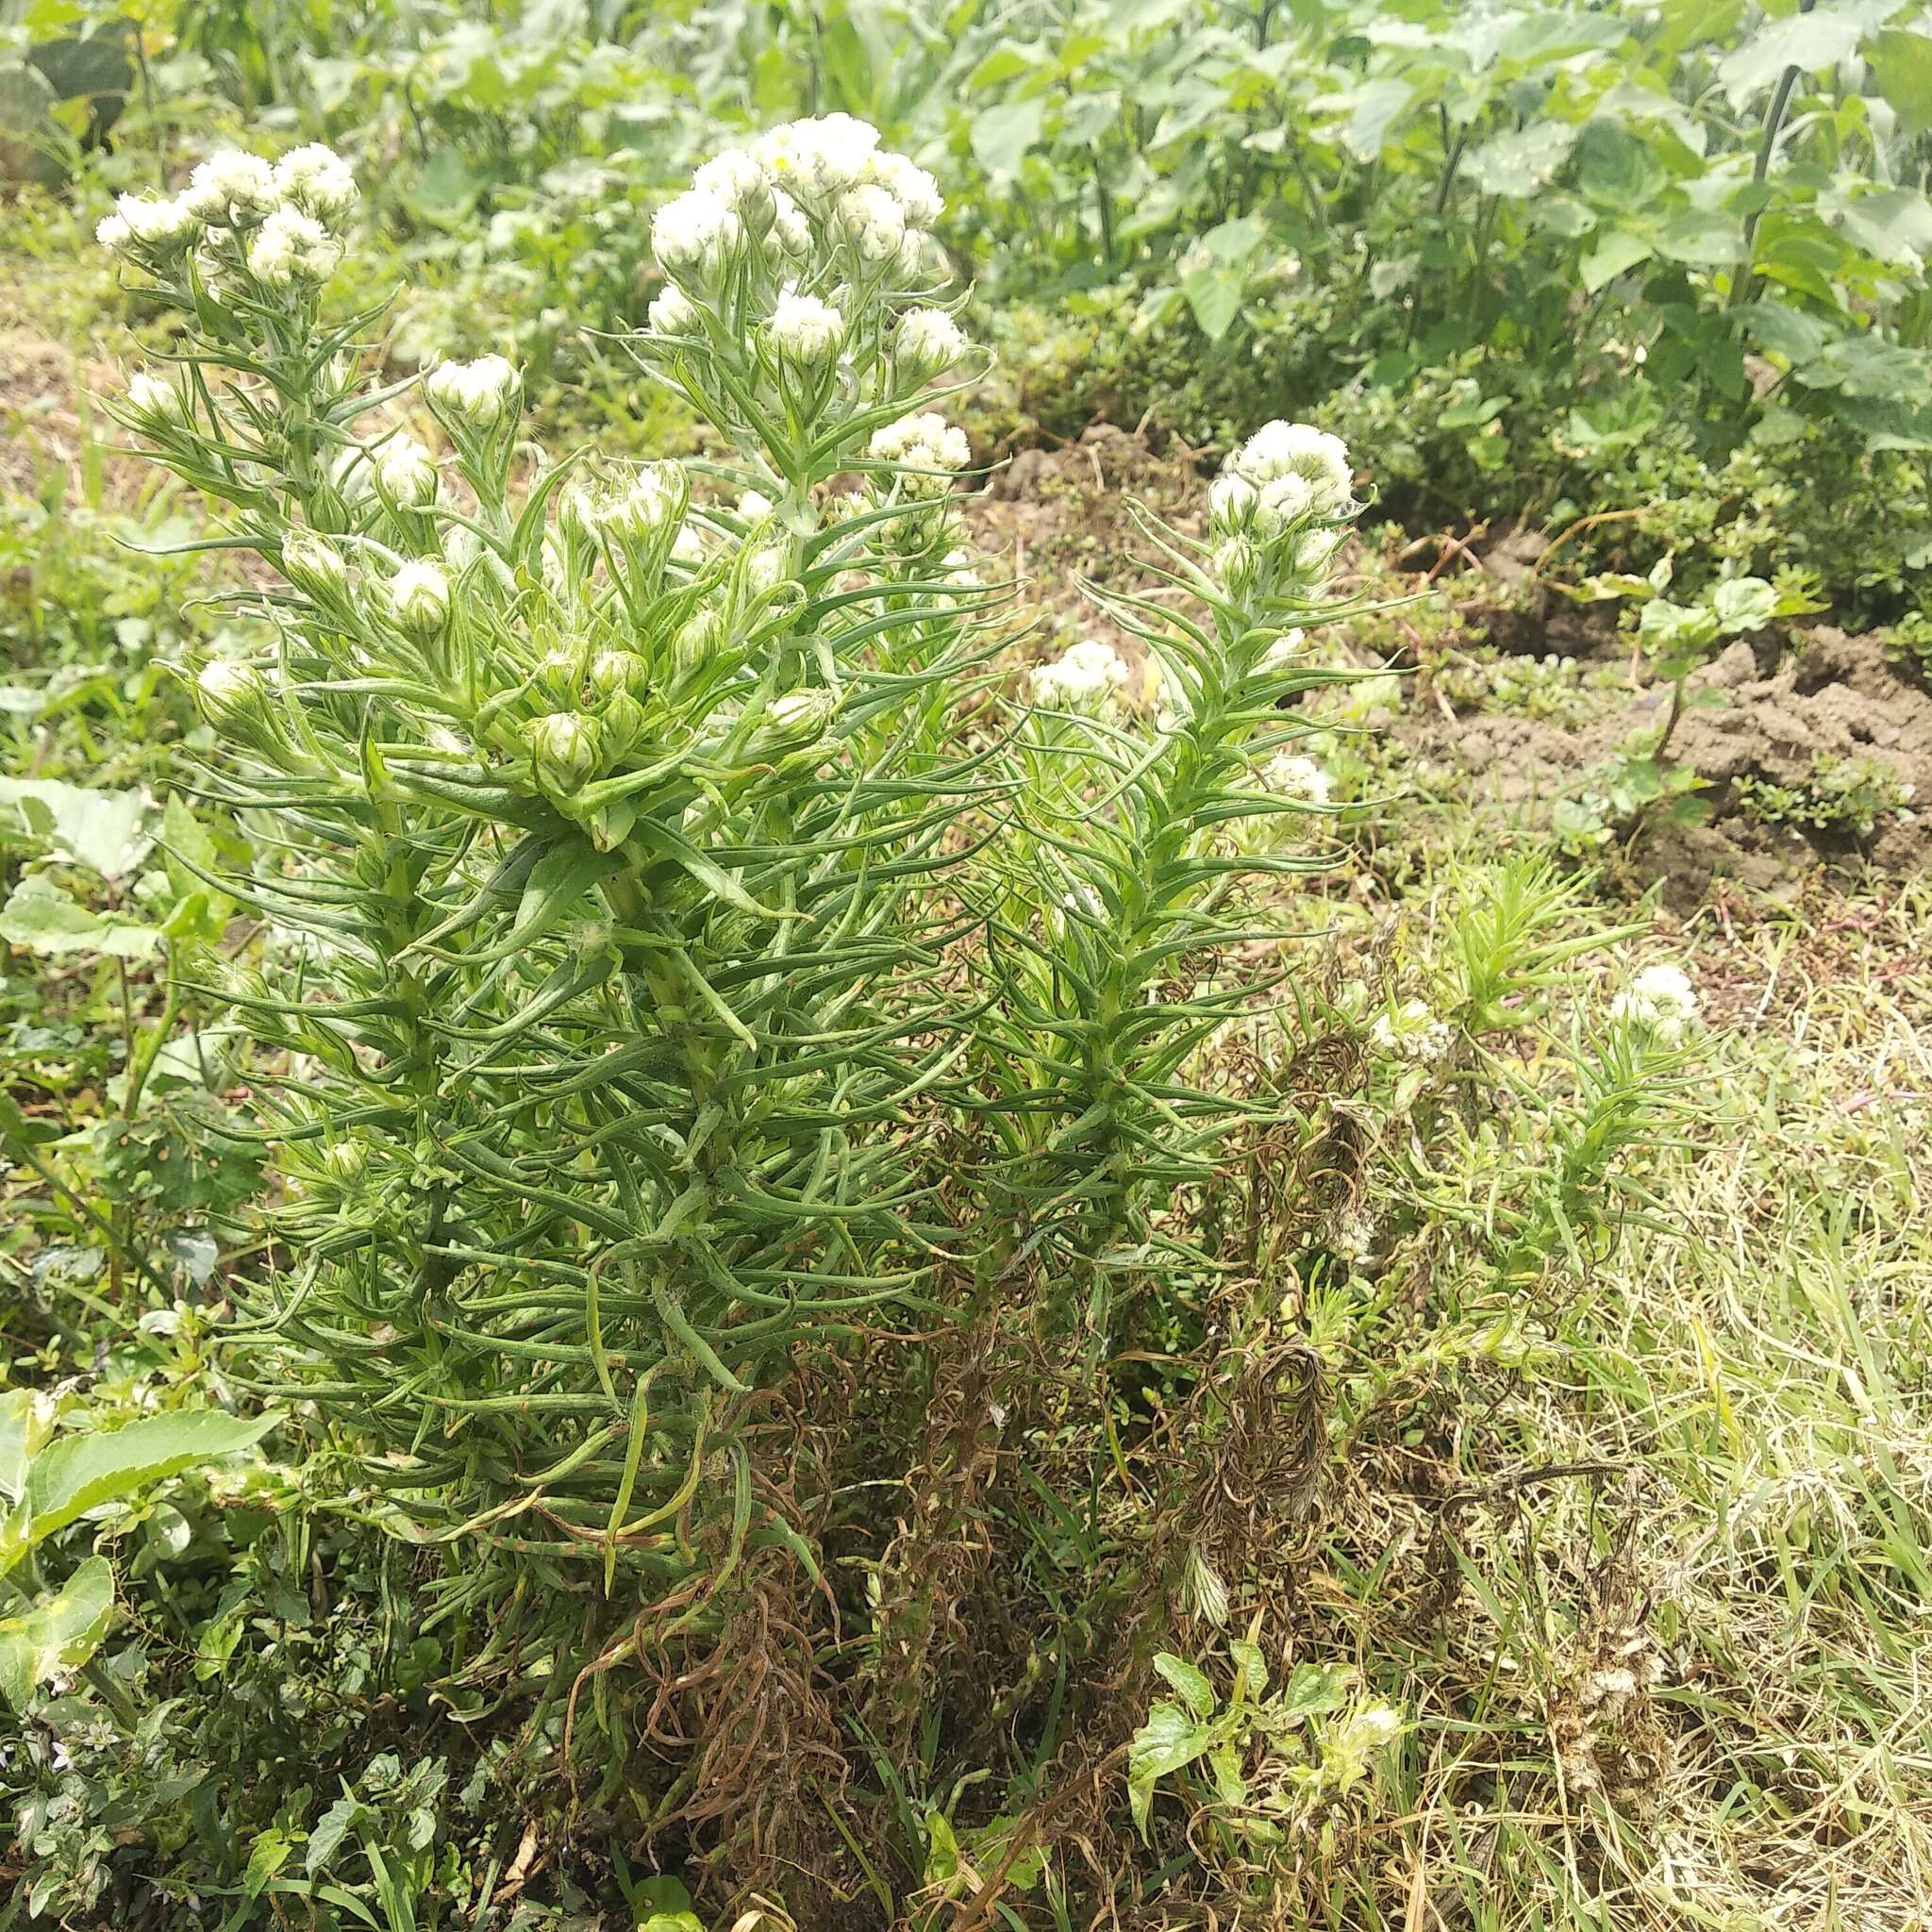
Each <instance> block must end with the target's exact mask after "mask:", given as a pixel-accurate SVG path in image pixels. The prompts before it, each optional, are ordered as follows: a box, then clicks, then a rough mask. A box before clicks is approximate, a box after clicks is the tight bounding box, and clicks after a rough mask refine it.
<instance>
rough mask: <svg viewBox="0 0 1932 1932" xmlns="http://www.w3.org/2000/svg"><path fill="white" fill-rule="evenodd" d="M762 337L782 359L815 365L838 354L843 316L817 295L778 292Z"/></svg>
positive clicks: (805, 365)
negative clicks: (782, 293)
mask: <svg viewBox="0 0 1932 1932" xmlns="http://www.w3.org/2000/svg"><path fill="white" fill-rule="evenodd" d="M765 339H766V341H769V342H770V343H771V345H772V349H773V352H774V354H775V355H777V356H778V357H779V358H782V359H783V360H785V361H788V362H792V363H796V364H797V365H798V366H799V367H801V368H806V369H812V368H817V367H820V366H822V365H823V364H824V363H827V362H830V361H831V360H832V359H833V358H835V357H836V356H837V355H838V353H839V350H840V348H841V345H842V343H843V342H844V340H845V318H844V317H843V316H842V315H841V314H840V313H839V311H838V310H837V309H836V308H833V307H832V306H831V304H830V303H829V302H821V301H820V300H819V299H818V297H817V296H816V295H793V294H784V295H780V296H779V297H778V300H777V302H776V304H775V305H774V308H773V309H772V319H771V321H770V322H768V323H767V324H766V325H765Z"/></svg>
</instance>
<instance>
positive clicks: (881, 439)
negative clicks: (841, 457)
mask: <svg viewBox="0 0 1932 1932" xmlns="http://www.w3.org/2000/svg"><path fill="white" fill-rule="evenodd" d="M870 453H871V456H872V458H873V460H874V462H876V463H891V465H892V466H893V468H894V469H896V470H897V471H898V472H899V485H900V488H901V489H902V490H904V491H905V492H906V494H907V495H908V496H928V497H940V496H944V495H945V494H946V493H947V492H948V491H950V490H951V489H952V487H953V478H954V477H955V476H957V475H958V474H959V472H960V471H961V470H963V469H964V468H965V467H966V466H967V464H968V463H970V462H971V461H972V460H973V445H972V444H971V443H970V442H968V441H966V432H965V431H964V430H963V429H959V428H956V427H955V426H954V425H952V424H950V423H948V422H947V421H946V419H945V418H944V417H943V416H941V415H938V414H936V413H935V412H934V411H932V410H931V409H926V410H923V411H922V412H921V413H920V414H918V415H916V416H902V417H900V419H899V420H898V421H897V422H896V423H888V424H887V425H886V426H885V427H884V428H883V429H880V430H876V431H874V434H873V439H872V442H871V445H870Z"/></svg>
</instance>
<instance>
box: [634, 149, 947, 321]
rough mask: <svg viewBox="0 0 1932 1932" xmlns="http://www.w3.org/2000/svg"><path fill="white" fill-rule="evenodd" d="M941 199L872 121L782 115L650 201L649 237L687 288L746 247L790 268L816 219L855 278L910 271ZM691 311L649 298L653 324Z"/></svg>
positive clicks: (700, 286)
mask: <svg viewBox="0 0 1932 1932" xmlns="http://www.w3.org/2000/svg"><path fill="white" fill-rule="evenodd" d="M943 207H944V204H943V203H942V202H941V199H940V192H939V186H938V184H937V183H936V182H935V181H934V180H933V177H932V176H931V175H928V174H927V173H926V172H925V170H924V168H921V167H916V166H915V165H914V164H913V163H912V162H911V161H909V160H908V159H907V158H906V157H905V156H904V155H895V154H889V153H885V152H882V151H881V150H880V147H879V134H878V129H877V128H875V127H873V126H871V125H868V124H867V123H866V122H863V121H857V120H854V119H853V117H852V116H851V115H850V114H828V115H826V116H825V117H824V119H823V120H816V121H791V122H788V123H787V124H786V125H784V126H782V127H774V128H773V129H772V131H771V132H770V133H769V134H765V135H762V136H760V137H759V139H758V141H756V142H753V144H752V146H751V149H750V151H749V152H748V153H747V152H745V151H744V150H742V149H737V148H733V149H730V150H728V151H727V152H725V153H724V154H721V155H718V156H716V157H714V158H712V159H710V160H708V161H707V162H706V163H705V164H704V166H703V167H701V168H699V169H698V170H697V171H696V173H695V174H693V175H692V176H691V187H690V188H689V189H688V190H687V191H686V192H684V193H683V194H680V195H677V196H676V197H675V198H674V199H673V200H671V201H668V202H666V203H665V204H664V205H663V207H662V208H659V209H658V212H657V214H656V216H655V217H654V218H653V220H652V223H651V247H652V251H653V252H654V253H655V254H656V256H657V258H658V264H659V265H660V266H661V267H662V268H663V270H664V272H665V274H666V275H669V276H670V277H671V278H672V280H673V281H674V282H675V283H676V284H677V285H678V286H679V287H680V288H681V289H682V290H683V291H684V293H685V295H686V297H687V298H688V299H689V298H691V297H693V296H695V297H697V298H699V299H702V298H703V297H705V296H707V295H709V294H712V293H715V292H716V291H717V290H718V289H719V287H720V286H721V284H722V283H723V281H724V278H725V276H726V275H727V274H728V272H729V271H730V269H731V268H732V266H733V265H734V263H736V262H738V261H740V260H746V261H749V260H751V259H752V258H754V256H756V257H757V258H758V259H759V260H760V261H761V262H762V263H763V265H764V266H765V267H766V268H767V269H768V270H771V271H774V272H775V273H777V274H778V275H780V276H781V277H782V276H783V275H786V274H788V273H789V272H791V271H795V269H796V267H797V266H798V265H799V264H801V263H802V262H803V261H804V260H805V258H807V257H808V255H809V254H810V253H811V249H812V243H813V231H814V227H816V229H817V230H818V232H819V234H821V235H822V236H823V237H824V239H825V241H826V242H828V243H830V244H832V245H833V246H834V247H835V248H842V249H844V250H846V251H848V255H849V262H856V263H857V265H858V268H859V269H860V271H861V276H860V278H861V279H863V280H866V281H867V282H871V281H873V280H875V279H876V278H877V277H879V276H881V275H886V274H888V273H896V274H897V275H898V276H899V278H900V279H901V280H902V281H910V280H915V279H917V278H919V277H921V276H923V275H924V272H925V268H926V263H927V261H928V258H929V257H930V255H931V233H932V229H933V225H934V224H936V223H937V222H938V220H939V218H940V215H941V210H942V208H943ZM848 265H849V263H848ZM660 299H661V298H660ZM693 320H694V318H693V316H692V315H691V313H690V312H688V311H687V310H686V309H685V308H680V307H679V306H677V305H676V304H675V303H667V304H666V305H665V307H664V308H663V310H662V312H661V314H660V312H659V311H658V305H657V304H655V303H654V304H653V306H652V313H651V325H652V327H653V328H654V329H656V330H658V332H659V333H660V334H670V335H685V334H690V333H691V323H692V322H693Z"/></svg>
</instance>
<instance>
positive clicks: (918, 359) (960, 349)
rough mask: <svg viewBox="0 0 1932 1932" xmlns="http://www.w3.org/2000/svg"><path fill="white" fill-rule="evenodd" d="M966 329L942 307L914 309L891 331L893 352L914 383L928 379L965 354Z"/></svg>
mask: <svg viewBox="0 0 1932 1932" xmlns="http://www.w3.org/2000/svg"><path fill="white" fill-rule="evenodd" d="M967 346H968V345H967V341H966V336H965V332H964V330H962V329H961V328H960V326H959V325H958V323H957V322H955V321H954V320H953V318H952V317H951V316H950V315H948V314H947V313H946V311H945V310H944V309H943V308H912V309H908V311H907V312H906V313H905V314H904V315H902V316H901V317H900V318H899V325H898V327H897V328H896V329H894V330H893V331H892V355H893V358H894V359H895V360H896V361H897V363H898V365H899V367H900V369H901V370H903V371H904V372H905V374H906V375H908V377H909V378H910V379H911V380H912V381H913V382H928V381H930V380H931V379H932V377H934V376H935V375H941V374H942V373H943V372H944V371H946V370H948V369H950V368H951V367H952V366H953V364H954V363H956V362H957V361H958V359H959V358H961V357H962V356H963V355H965V353H966V350H967Z"/></svg>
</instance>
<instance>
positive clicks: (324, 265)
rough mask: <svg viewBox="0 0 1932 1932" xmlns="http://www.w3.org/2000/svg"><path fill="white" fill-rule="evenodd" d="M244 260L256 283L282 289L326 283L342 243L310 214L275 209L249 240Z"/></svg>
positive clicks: (338, 259)
mask: <svg viewBox="0 0 1932 1932" xmlns="http://www.w3.org/2000/svg"><path fill="white" fill-rule="evenodd" d="M341 258H342V244H341V242H339V241H337V240H336V238H335V237H334V236H333V235H331V234H330V233H329V231H328V230H327V229H326V228H325V227H324V226H323V225H322V224H321V223H320V222H319V221H317V220H316V219H315V217H314V216H313V215H305V214H303V213H302V212H301V210H300V209H299V208H276V209H275V211H274V212H273V213H272V214H270V216H269V217H268V219H267V220H266V221H264V222H263V223H262V225H261V226H260V227H258V229H257V230H256V231H255V233H254V235H253V236H252V237H251V238H250V240H249V243H248V254H247V262H248V273H249V274H250V275H253V276H254V277H255V278H256V280H257V281H258V282H266V283H267V284H268V285H269V286H270V287H271V288H275V289H286V288H289V287H291V285H293V284H295V283H297V282H310V283H312V282H323V281H326V280H327V279H328V277H329V276H330V275H333V274H334V273H335V272H336V269H337V267H338V265H339V264H340V263H341Z"/></svg>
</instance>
